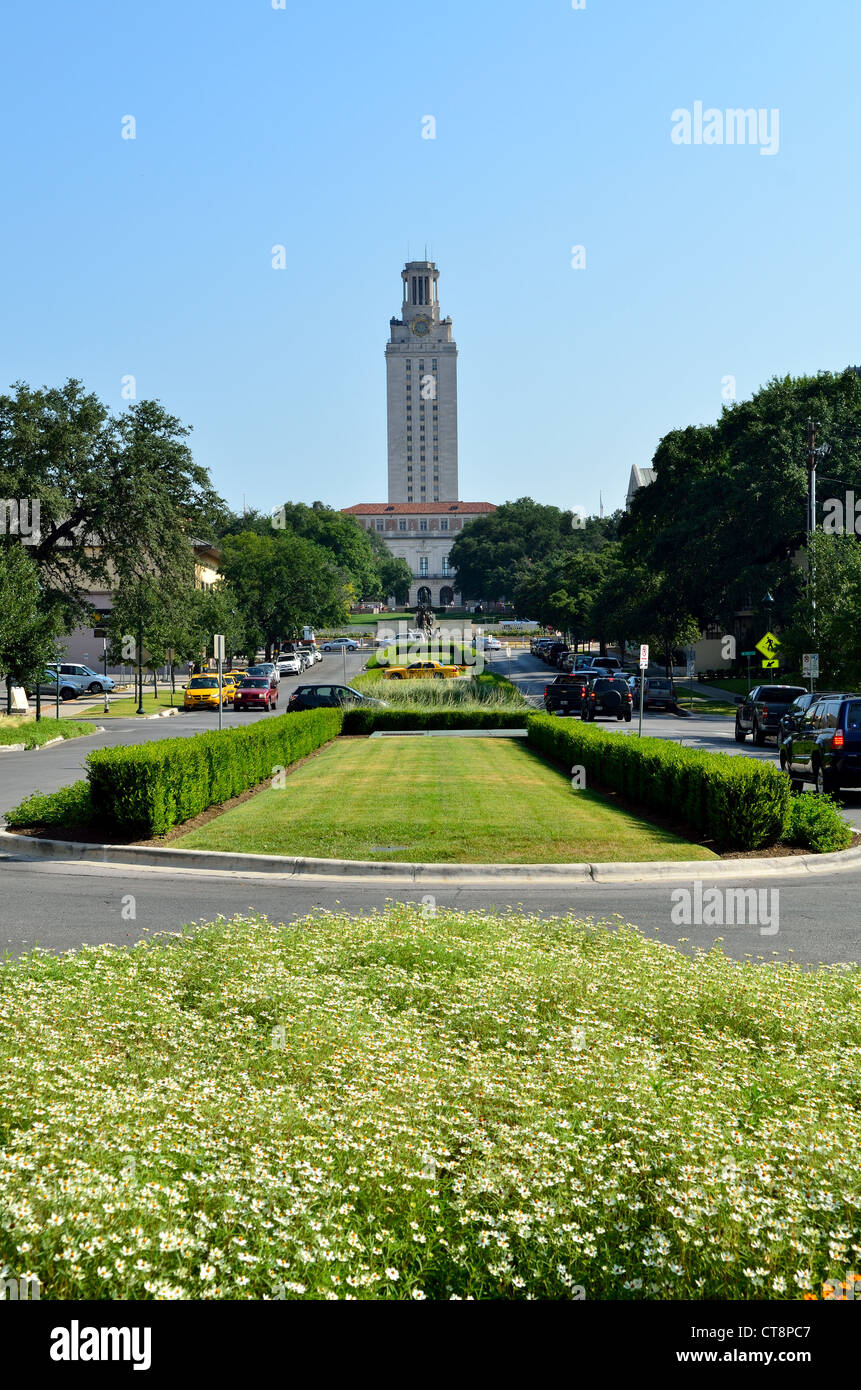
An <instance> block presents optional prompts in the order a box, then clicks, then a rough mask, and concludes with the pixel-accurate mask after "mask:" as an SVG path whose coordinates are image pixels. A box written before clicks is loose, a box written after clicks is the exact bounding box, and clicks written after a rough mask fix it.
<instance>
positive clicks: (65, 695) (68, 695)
mask: <svg viewBox="0 0 861 1390" xmlns="http://www.w3.org/2000/svg"><path fill="white" fill-rule="evenodd" d="M77 698H78V692H77V690H73V689H72V687H71V686H70V685H64V686H63V688H62V690H61V691H60V699H61V700H77Z"/></svg>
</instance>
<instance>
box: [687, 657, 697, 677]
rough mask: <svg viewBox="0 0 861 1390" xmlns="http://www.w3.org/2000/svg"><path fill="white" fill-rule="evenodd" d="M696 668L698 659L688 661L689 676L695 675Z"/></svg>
mask: <svg viewBox="0 0 861 1390" xmlns="http://www.w3.org/2000/svg"><path fill="white" fill-rule="evenodd" d="M696 669H697V663H696V660H694V661H689V662H688V675H689V676H694V675H696Z"/></svg>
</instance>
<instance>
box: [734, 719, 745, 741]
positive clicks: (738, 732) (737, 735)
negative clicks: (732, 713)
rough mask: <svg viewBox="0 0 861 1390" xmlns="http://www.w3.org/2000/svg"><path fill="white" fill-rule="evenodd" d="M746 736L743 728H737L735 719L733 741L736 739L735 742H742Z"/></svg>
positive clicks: (737, 724)
mask: <svg viewBox="0 0 861 1390" xmlns="http://www.w3.org/2000/svg"><path fill="white" fill-rule="evenodd" d="M746 738H747V734H746V733H745V731H744V729H741V728H739V723H738V720H736V721H735V741H736V743H744V741H745V739H746Z"/></svg>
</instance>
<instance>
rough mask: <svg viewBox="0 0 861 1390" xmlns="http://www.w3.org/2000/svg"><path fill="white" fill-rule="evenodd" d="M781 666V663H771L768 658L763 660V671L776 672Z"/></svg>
mask: <svg viewBox="0 0 861 1390" xmlns="http://www.w3.org/2000/svg"><path fill="white" fill-rule="evenodd" d="M779 665H780V662H779V661H776V660H775V661H769V660H768V658H767V657H763V658H762V669H763V671H776V670H777V668H778V666H779Z"/></svg>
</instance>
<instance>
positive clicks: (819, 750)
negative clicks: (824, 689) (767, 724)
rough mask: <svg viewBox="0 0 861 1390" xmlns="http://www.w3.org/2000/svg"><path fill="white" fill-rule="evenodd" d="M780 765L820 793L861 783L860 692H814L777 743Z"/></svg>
mask: <svg viewBox="0 0 861 1390" xmlns="http://www.w3.org/2000/svg"><path fill="white" fill-rule="evenodd" d="M780 766H781V767H782V768H783V770H784V772H788V773H789V775H790V777H791V778H792V780H793V782H794V783H795V784H796V785H798V784H803V783H804V782H805V781H807V782H813V783H814V785H815V787H816V790H817V791H818V792H819V793H820V794H823V793H829V792H832V793H836V792H839V791H840V788H841V787H859V786H861V695H849V696H845V695H825V696H822V695H817V696H816V697H815V701H814V703H813V704H811V705H810V706H809V707H808V709H807V710H806V711H805V712H804V715H803V718H802V723H801V727H800V728H798V729H795V730H793V731H791V732H790V733H789V734H788V735H787V737H786V738H784V740H783V742H782V743H781V745H780Z"/></svg>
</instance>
